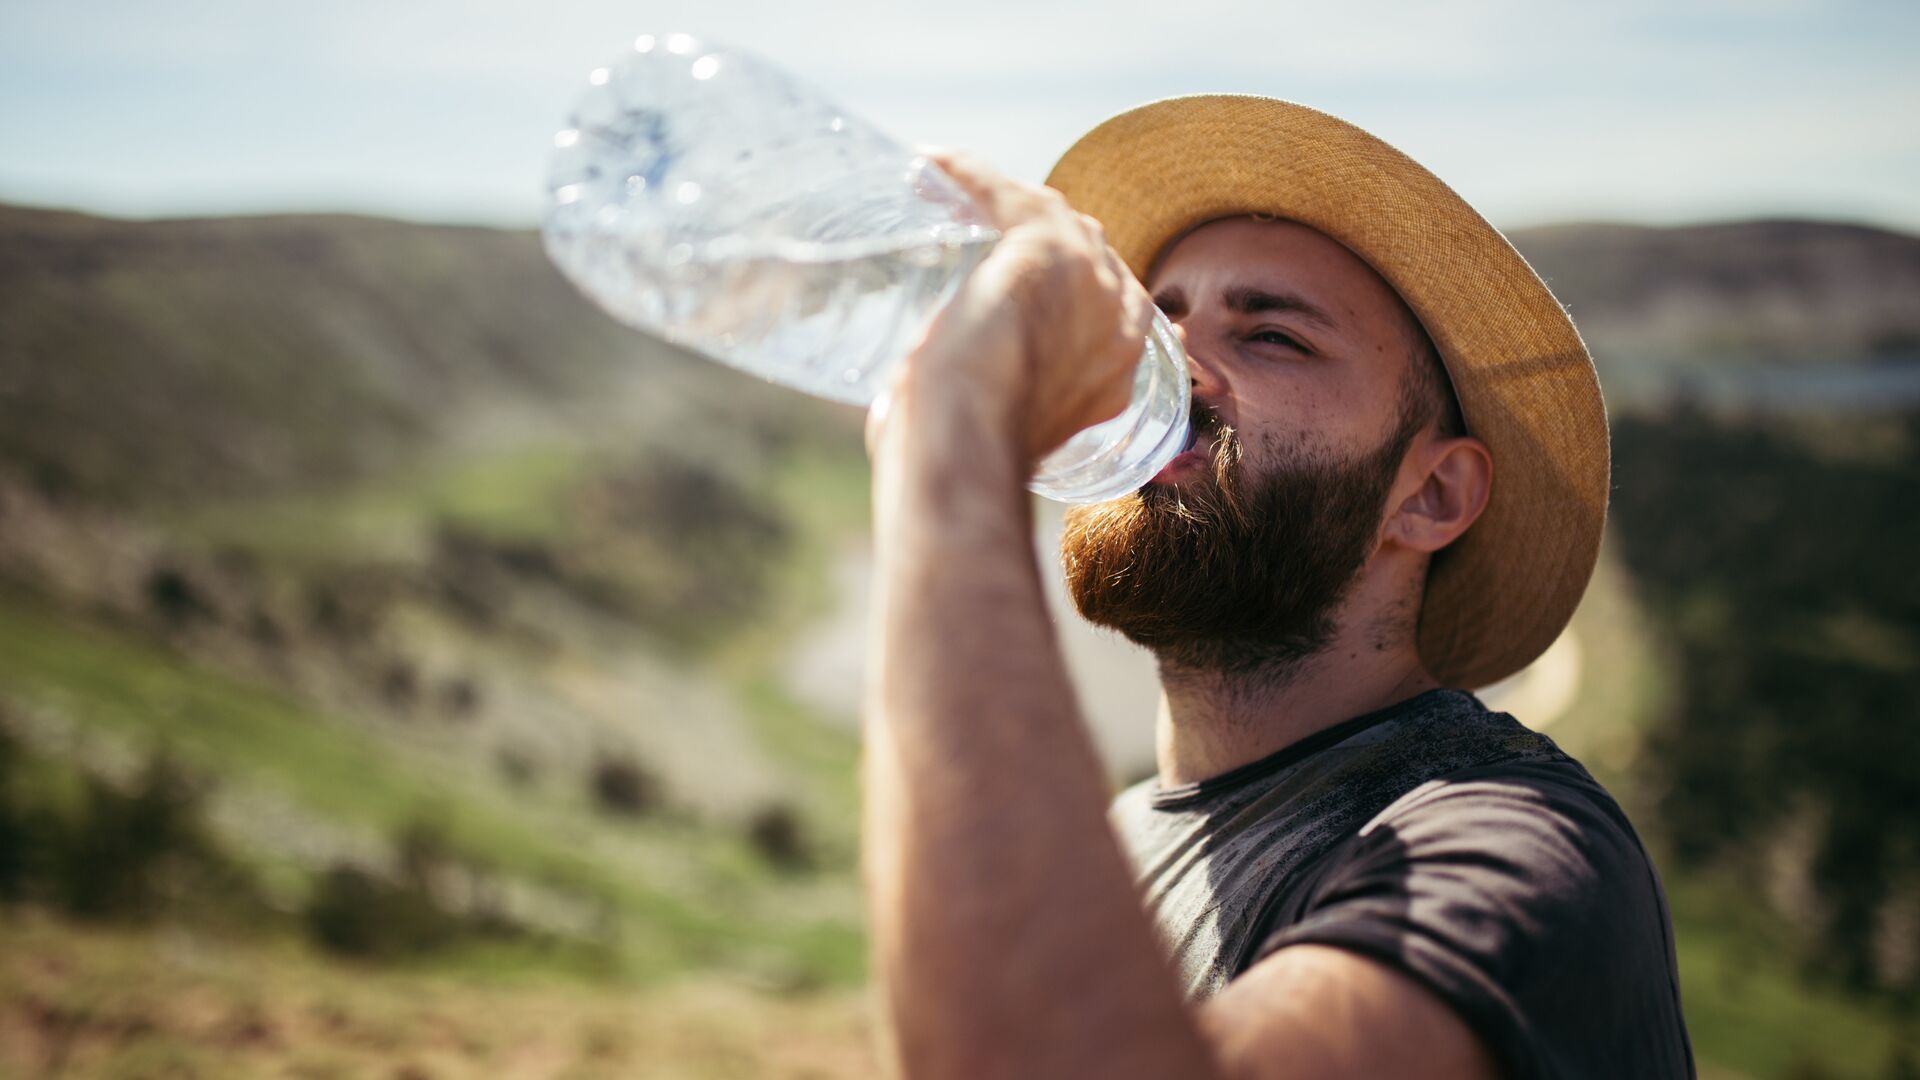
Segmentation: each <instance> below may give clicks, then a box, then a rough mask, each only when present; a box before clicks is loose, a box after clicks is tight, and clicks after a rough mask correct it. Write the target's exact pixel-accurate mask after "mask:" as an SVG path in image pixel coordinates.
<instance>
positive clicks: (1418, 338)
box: [1400, 304, 1467, 439]
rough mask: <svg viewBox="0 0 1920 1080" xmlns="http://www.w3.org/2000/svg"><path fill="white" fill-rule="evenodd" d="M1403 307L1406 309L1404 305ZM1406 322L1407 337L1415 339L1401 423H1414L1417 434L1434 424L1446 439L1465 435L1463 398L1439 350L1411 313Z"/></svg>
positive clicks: (1405, 386)
mask: <svg viewBox="0 0 1920 1080" xmlns="http://www.w3.org/2000/svg"><path fill="white" fill-rule="evenodd" d="M1401 307H1402V309H1403V310H1404V309H1405V304H1402V305H1401ZM1407 323H1408V326H1409V327H1410V328H1411V332H1410V333H1409V335H1408V336H1409V337H1410V338H1412V339H1413V340H1412V342H1411V348H1410V350H1409V355H1408V365H1407V377H1406V380H1405V381H1404V382H1403V383H1402V384H1401V387H1402V391H1403V392H1402V394H1401V400H1400V409H1401V420H1402V422H1403V423H1410V424H1412V425H1413V427H1414V430H1416V431H1418V430H1420V429H1422V428H1425V427H1428V426H1429V425H1431V426H1432V427H1433V429H1434V431H1435V432H1436V433H1438V434H1439V435H1441V436H1442V437H1444V438H1449V439H1451V438H1456V437H1458V436H1461V435H1465V434H1466V433H1467V422H1466V419H1465V417H1463V416H1461V414H1460V399H1459V397H1458V396H1456V395H1455V394H1454V392H1453V379H1452V377H1451V376H1449V375H1448V374H1447V365H1446V364H1445V363H1444V362H1443V361H1442V360H1441V359H1440V350H1439V349H1437V348H1435V347H1434V344H1433V339H1432V338H1430V337H1428V336H1427V331H1426V329H1425V328H1424V327H1422V326H1421V325H1420V320H1418V319H1416V318H1414V317H1413V312H1411V311H1408V312H1407Z"/></svg>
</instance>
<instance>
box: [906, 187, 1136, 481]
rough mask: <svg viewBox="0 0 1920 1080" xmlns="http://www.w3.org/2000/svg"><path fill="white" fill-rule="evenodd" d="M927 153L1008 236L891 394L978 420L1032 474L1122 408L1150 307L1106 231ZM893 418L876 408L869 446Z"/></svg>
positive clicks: (1053, 202) (938, 321)
mask: <svg viewBox="0 0 1920 1080" xmlns="http://www.w3.org/2000/svg"><path fill="white" fill-rule="evenodd" d="M929 157H930V158H931V159H932V160H933V162H934V163H935V164H936V165H938V166H939V167H940V168H941V169H943V170H945V171H946V172H947V173H948V174H949V175H950V176H952V177H953V178H954V180H955V181H956V182H958V183H959V184H960V186H961V187H962V188H963V189H964V190H965V191H966V192H967V194H968V195H969V196H971V197H972V198H973V200H974V201H975V202H976V203H977V204H978V205H979V206H980V208H981V209H982V211H983V212H984V213H985V214H986V216H987V218H988V220H989V221H990V222H991V223H992V224H993V226H994V227H995V228H997V229H999V230H1000V232H1001V234H1002V239H1001V241H1000V243H999V244H998V245H996V246H995V247H994V249H993V252H992V253H991V254H989V255H988V256H987V258H986V259H985V260H984V261H983V262H982V263H981V264H980V265H979V266H978V267H977V268H976V269H975V270H974V272H973V273H972V274H971V275H969V276H968V278H967V280H966V282H965V283H964V284H963V285H962V286H961V289H960V291H959V292H958V293H957V294H956V295H955V296H954V298H953V300H952V301H951V302H950V303H949V304H948V305H947V306H946V308H945V309H944V310H943V311H942V312H941V313H940V315H939V316H938V317H937V318H935V320H934V322H933V324H932V325H931V326H930V327H929V328H928V332H927V337H926V339H925V340H924V341H923V342H922V343H921V345H920V346H919V347H918V348H917V349H915V350H914V353H913V355H912V356H910V357H909V358H908V360H907V362H906V363H905V364H903V365H902V366H901V371H900V372H899V373H898V374H897V375H896V377H895V384H894V387H893V391H892V393H893V396H895V397H896V398H897V397H900V396H902V395H909V396H912V397H915V398H916V399H924V398H927V397H929V396H932V397H937V398H939V399H940V400H941V401H942V403H943V405H944V406H946V407H953V408H962V409H969V410H973V411H976V412H978V413H979V414H980V418H981V419H982V420H983V421H984V422H985V426H986V427H987V428H988V430H990V431H993V432H995V433H996V437H1000V438H1003V439H1004V440H1005V441H1006V442H1007V444H1008V445H1010V446H1012V447H1014V448H1015V449H1016V450H1017V453H1018V456H1019V460H1020V463H1021V464H1022V465H1023V466H1024V467H1025V469H1026V471H1027V472H1028V473H1031V472H1032V470H1033V466H1034V465H1035V464H1037V463H1038V462H1039V460H1040V459H1041V458H1042V457H1044V456H1045V455H1046V454H1047V453H1048V452H1049V451H1051V450H1053V449H1054V448H1056V447H1058V446H1059V445H1060V444H1061V443H1063V442H1066V441H1067V439H1069V438H1071V437H1072V436H1073V434H1074V433H1075V432H1077V431H1079V430H1081V429H1082V428H1086V427H1090V426H1092V425H1093V424H1096V423H1099V422H1100V421H1102V420H1107V419H1110V418H1112V417H1114V416H1116V415H1118V414H1119V413H1120V412H1121V410H1123V409H1125V408H1126V406H1127V400H1128V396H1129V394H1130V393H1131V391H1132V388H1133V378H1132V376H1133V370H1134V367H1135V366H1136V365H1137V364H1138V363H1139V360H1140V353H1141V350H1142V348H1143V346H1144V342H1145V340H1146V335H1147V329H1148V327H1149V325H1150V323H1151V321H1152V317H1153V301H1152V300H1151V299H1150V298H1149V297H1148V296H1147V293H1146V290H1145V289H1144V288H1142V287H1141V285H1140V283H1139V282H1138V281H1137V280H1135V279H1134V277H1133V274H1132V272H1130V271H1129V270H1128V269H1127V266H1126V264H1125V263H1123V262H1122V261H1121V260H1120V257H1119V255H1117V254H1115V253H1114V250H1113V249H1112V248H1111V247H1109V246H1108V245H1107V241H1106V236H1105V233H1104V232H1103V231H1102V230H1101V228H1100V225H1099V223H1098V222H1096V221H1094V220H1093V219H1092V218H1090V217H1088V216H1086V215H1085V214H1081V213H1078V212H1076V211H1075V210H1073V209H1072V208H1071V207H1069V206H1068V205H1067V202H1066V200H1065V199H1064V198H1062V197H1061V195H1060V193H1059V192H1057V191H1054V190H1053V189H1052V188H1046V187H1035V186H1033V185H1030V184H1022V183H1019V182H1018V181H1014V180H1010V179H1008V178H1006V177H1004V176H1001V175H1000V174H998V173H996V172H993V171H991V170H989V169H986V168H984V167H982V166H981V165H979V164H977V163H975V162H972V161H970V160H968V159H967V158H965V157H961V156H958V155H954V154H950V153H943V152H935V153H932V154H929ZM891 411H892V410H891V409H886V410H879V411H876V413H875V415H874V418H873V421H872V423H873V425H874V429H872V430H869V433H868V441H869V445H870V446H877V445H878V444H879V443H880V441H881V433H880V431H879V430H877V428H878V427H879V426H881V425H884V424H885V418H886V416H887V415H889V414H890V413H891ZM956 449H959V448H956Z"/></svg>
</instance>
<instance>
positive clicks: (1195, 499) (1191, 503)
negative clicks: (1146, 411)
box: [1136, 398, 1249, 526]
mask: <svg viewBox="0 0 1920 1080" xmlns="http://www.w3.org/2000/svg"><path fill="white" fill-rule="evenodd" d="M1187 423H1188V425H1189V427H1190V428H1191V430H1192V432H1193V434H1192V436H1191V438H1192V441H1193V442H1195V443H1197V442H1198V441H1199V440H1200V439H1201V438H1202V437H1205V438H1209V439H1212V440H1213V452H1212V455H1211V456H1212V459H1213V460H1212V463H1211V464H1212V473H1213V482H1212V483H1210V484H1209V483H1205V482H1195V483H1191V484H1188V485H1186V486H1184V487H1182V486H1176V485H1165V486H1162V485H1157V484H1148V485H1146V486H1145V487H1143V488H1141V489H1140V491H1139V492H1137V493H1136V494H1137V497H1138V498H1139V499H1140V501H1141V502H1142V504H1143V505H1144V508H1145V509H1146V510H1148V511H1149V512H1152V513H1156V514H1164V515H1167V516H1168V517H1170V518H1172V519H1173V520H1175V521H1179V522H1184V523H1186V524H1187V525H1189V526H1205V525H1208V524H1211V523H1214V522H1217V521H1220V520H1221V519H1223V518H1224V519H1228V520H1232V521H1235V522H1242V521H1244V520H1245V518H1246V515H1247V512H1248V510H1249V507H1248V505H1247V501H1246V497H1245V491H1244V485H1243V484H1242V482H1241V474H1240V462H1241V453H1242V443H1241V439H1240V434H1239V432H1238V431H1236V430H1235V429H1234V427H1233V425H1232V424H1229V423H1227V422H1226V419H1225V418H1224V417H1222V416H1221V415H1220V411H1219V410H1218V409H1216V408H1215V407H1214V406H1212V405H1210V404H1208V403H1206V402H1204V401H1200V400H1199V399H1197V398H1196V399H1195V400H1194V401H1193V403H1192V404H1191V405H1190V406H1189V407H1188V410H1187Z"/></svg>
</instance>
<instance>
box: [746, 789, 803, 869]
mask: <svg viewBox="0 0 1920 1080" xmlns="http://www.w3.org/2000/svg"><path fill="white" fill-rule="evenodd" d="M747 840H748V841H749V842H750V843H752V844H753V848H754V850H755V851H758V852H759V853H760V854H761V855H762V856H764V857H765V858H766V860H767V861H768V862H769V863H772V864H773V865H774V866H775V867H777V868H779V869H781V870H789V871H791V870H805V869H807V868H808V867H811V866H812V865H813V864H814V857H813V844H812V842H811V841H810V840H809V838H808V837H807V834H806V830H805V828H804V827H803V823H802V822H801V820H800V815H799V813H798V812H797V811H796V810H794V808H793V807H791V806H789V805H787V804H786V803H770V804H768V805H766V806H763V807H761V808H760V809H758V810H756V811H754V814H753V817H752V818H751V819H750V820H749V821H748V822H747Z"/></svg>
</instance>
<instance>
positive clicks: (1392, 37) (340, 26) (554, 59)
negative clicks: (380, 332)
mask: <svg viewBox="0 0 1920 1080" xmlns="http://www.w3.org/2000/svg"><path fill="white" fill-rule="evenodd" d="M671 30H678V31H684V32H689V33H693V34H696V35H699V36H701V37H703V38H705V39H707V40H709V41H716V42H724V43H729V44H733V45H738V46H743V47H745V48H748V49H751V50H753V51H756V52H759V53H760V54H762V55H764V56H767V57H769V58H771V59H773V60H775V61H777V62H779V63H781V64H783V65H785V66H786V67H788V68H789V69H791V70H793V71H794V72H796V73H798V74H800V75H802V76H803V77H805V78H807V79H809V80H810V81H812V82H813V83H815V84H816V85H818V86H820V87H821V88H822V89H823V90H824V91H825V92H826V93H827V94H828V95H829V96H830V97H831V98H833V99H834V100H836V101H837V102H839V103H840V104H841V105H842V106H843V107H845V108H847V109H849V110H851V111H852V112H854V113H856V114H859V115H863V116H865V117H867V118H868V119H870V120H872V121H874V122H875V123H877V124H878V125H879V126H880V127H882V128H883V129H884V130H887V131H889V132H891V133H893V134H894V135H896V136H897V137H899V138H900V139H902V140H903V141H906V142H910V143H922V142H923V143H936V144H941V145H948V146H954V147H959V148H964V149H966V150H969V151H971V152H972V153H974V154H975V155H977V156H979V157H982V158H984V159H985V160H987V161H989V162H991V163H993V164H996V165H998V166H999V167H1001V168H1002V169H1004V170H1005V171H1007V172H1010V173H1012V174H1013V175H1016V176H1020V177H1023V178H1026V179H1030V180H1035V181H1038V180H1040V179H1042V178H1043V177H1044V176H1045V175H1046V172H1047V170H1048V168H1049V166H1050V165H1051V164H1052V162H1053V161H1054V159H1055V158H1057V157H1058V156H1059V154H1060V152H1061V151H1063V150H1064V149H1065V148H1066V147H1067V146H1068V145H1070V144H1071V143H1072V142H1073V140H1074V139H1075V138H1077V137H1078V136H1079V135H1080V134H1081V133H1082V132H1084V131H1086V130H1087V129H1089V128H1091V127H1092V126H1094V125H1095V124H1097V123H1098V122H1100V121H1101V120H1102V119H1104V118H1106V117H1108V116H1110V115H1112V114H1114V113H1116V112H1120V111H1122V110H1124V109H1127V108H1129V107H1131V106H1134V105H1137V104H1141V103H1143V102H1146V101H1151V100H1154V99H1157V98H1162V97H1167V96H1171V95H1175V94H1185V93H1201V92H1236V93H1256V94H1266V95H1271V96H1274V97H1281V98H1287V99H1290V100H1294V101H1299V102H1303V103H1305V104H1309V105H1313V106H1315V107H1317V108H1320V109H1323V110H1326V111H1329V112H1332V113H1335V114H1337V115H1340V116H1343V117H1345V118H1346V119H1348V120H1351V121H1353V122H1355V123H1357V124H1359V125H1360V126H1362V127H1364V128H1367V129H1368V130H1370V131H1372V132H1374V133H1375V134H1376V135H1379V136H1381V137H1382V138H1384V139H1386V140H1387V141H1388V142H1391V143H1393V144H1394V145H1396V146H1398V147H1400V148H1401V149H1402V150H1404V151H1406V152H1407V153H1409V154H1411V155H1412V156H1413V157H1414V158H1416V159H1418V160H1420V161H1421V162H1423V163H1424V164H1426V165H1427V166H1428V167H1429V168H1430V169H1432V170H1433V171H1434V172H1436V173H1437V174H1439V175H1440V176H1441V177H1442V178H1443V179H1445V180H1446V181H1448V182H1449V183H1450V184H1451V185H1452V186H1453V187H1454V188H1455V189H1456V190H1458V191H1459V192H1460V193H1461V194H1462V195H1464V196H1465V197H1466V198H1467V199H1468V201H1469V202H1472V203H1473V204H1474V205H1475V206H1477V207H1478V208H1479V209H1480V210H1481V211H1482V213H1484V214H1485V215H1486V216H1487V217H1489V218H1490V219H1492V220H1493V221H1494V222H1495V223H1496V224H1499V225H1502V226H1506V227H1514V226H1520V225H1529V224H1539V223H1544V222H1551V221H1564V220H1593V219H1609V220H1625V221H1637V222H1648V223H1673V222H1690V221H1702V220H1724V219H1731V218H1742V217H1752V216H1762V215H1765V216H1802V217H1815V218H1824V219H1838V220H1852V221H1864V222H1870V223H1877V224H1882V225H1888V226H1892V227H1896V228H1901V229H1905V230H1907V231H1912V232H1920V56H1917V55H1916V54H1920V0H1873V2H1867V0H1827V2H1824V3H1823V2H1816V0H1743V2H1741V0H1727V2H1718V0H1702V2H1688V0H1670V2H1664V3H1656V2H1641V0H1609V2H1588V3H1577V4H1576V3H1561V2H1558V0H1462V2H1457V3H1444V2H1419V0H1349V2H1344V3H1320V4H1315V5H1304V4H1293V3H1287V2H1284V0H1160V2H1158V3H1152V4H1133V3H1126V2H1110V3H1103V4H1085V3H1083V4H1071V5H1070V4H1057V3H1049V2H1047V0H972V2H969V3H956V2H953V0H947V2H944V3H939V4H931V3H907V2H894V3H880V2H860V3H838V4H834V3H827V2H819V3H812V4H808V3H794V2H791V0H697V2H681V0H663V2H657V3H649V2H646V0H623V2H613V0H575V2H568V0H546V2H541V3H534V2H530V0H516V2H507V0H381V2H372V0H331V2H327V3H313V2H306V3H300V4H288V3H277V2H274V0H168V2H166V3H156V2H153V0H144V2H133V0H5V2H4V4H0V201H7V202H19V203H28V204H34V205H52V206H68V207H76V208H81V209H87V210H92V211H96V212H101V213H108V214H116V215H125V216H135V217H153V216H178V215H211V214H228V213H254V212H266V211H289V210H297V211H308V210H348V211H356V212H364V213H374V214H381V215H388V216H395V217H403V218H409V219H415V220H426V221H449V222H478V223H487V224H503V225H522V224H532V223H534V222H535V221H537V220H538V217H539V215H540V213H541V211H542V208H543V204H544V197H545V196H544V187H543V184H542V178H543V176H544V173H545V169H546V156H547V154H548V152H549V148H550V147H551V145H552V136H553V133H554V132H555V131H556V130H558V129H559V128H560V127H562V126H563V122H564V120H565V118H566V115H567V112H568V107H569V105H570V103H571V101H572V99H573V98H574V96H575V95H576V94H577V93H578V92H579V91H580V90H581V89H582V88H583V86H584V80H585V77H586V73H587V72H588V71H589V70H590V69H591V68H593V67H596V66H598V65H601V64H604V63H606V62H608V61H609V60H611V59H613V58H615V57H616V56H618V55H619V54H620V53H621V52H623V51H624V50H625V49H626V48H627V47H628V45H629V43H630V42H632V40H633V39H634V37H635V36H636V35H637V34H640V33H643V32H650V31H652V32H663V31H671Z"/></svg>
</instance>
